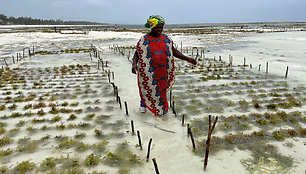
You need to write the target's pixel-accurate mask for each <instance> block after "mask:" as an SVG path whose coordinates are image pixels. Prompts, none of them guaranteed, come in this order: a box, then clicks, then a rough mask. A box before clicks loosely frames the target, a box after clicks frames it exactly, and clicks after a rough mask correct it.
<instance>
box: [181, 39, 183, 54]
mask: <svg viewBox="0 0 306 174" xmlns="http://www.w3.org/2000/svg"><path fill="white" fill-rule="evenodd" d="M182 52H183V42H181V53H182Z"/></svg>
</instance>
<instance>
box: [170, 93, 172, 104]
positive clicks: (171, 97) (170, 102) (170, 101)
mask: <svg viewBox="0 0 306 174" xmlns="http://www.w3.org/2000/svg"><path fill="white" fill-rule="evenodd" d="M171 101H172V90H170V108H172V103H171Z"/></svg>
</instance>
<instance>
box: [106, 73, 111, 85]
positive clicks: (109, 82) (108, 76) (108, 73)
mask: <svg viewBox="0 0 306 174" xmlns="http://www.w3.org/2000/svg"><path fill="white" fill-rule="evenodd" d="M107 76H108V83H111V81H110V75H109V73H107Z"/></svg>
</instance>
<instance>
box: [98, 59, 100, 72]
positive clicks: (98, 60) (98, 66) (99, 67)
mask: <svg viewBox="0 0 306 174" xmlns="http://www.w3.org/2000/svg"><path fill="white" fill-rule="evenodd" d="M98 70H100V60H98Z"/></svg>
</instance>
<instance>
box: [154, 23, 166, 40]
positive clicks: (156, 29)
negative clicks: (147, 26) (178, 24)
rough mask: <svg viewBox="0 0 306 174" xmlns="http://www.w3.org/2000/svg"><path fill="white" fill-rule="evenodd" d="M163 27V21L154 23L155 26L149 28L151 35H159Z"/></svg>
mask: <svg viewBox="0 0 306 174" xmlns="http://www.w3.org/2000/svg"><path fill="white" fill-rule="evenodd" d="M163 29H164V24H163V23H161V24H158V25H156V27H154V28H152V29H151V34H152V36H153V37H159V36H161V35H162V33H163Z"/></svg>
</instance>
